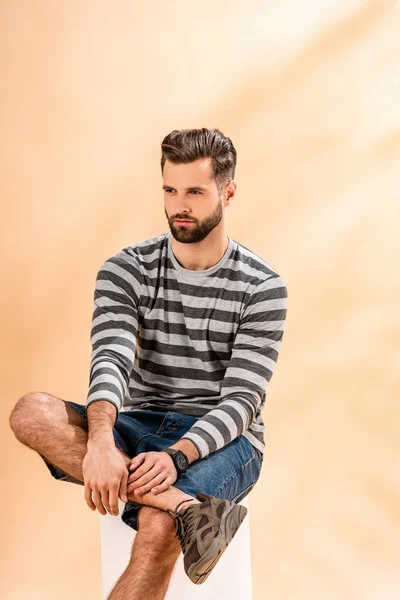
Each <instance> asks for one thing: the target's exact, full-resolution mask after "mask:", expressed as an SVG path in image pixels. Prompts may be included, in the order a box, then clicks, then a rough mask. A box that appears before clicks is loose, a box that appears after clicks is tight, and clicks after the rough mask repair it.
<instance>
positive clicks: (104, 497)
mask: <svg viewBox="0 0 400 600" xmlns="http://www.w3.org/2000/svg"><path fill="white" fill-rule="evenodd" d="M100 496H101V502H102V504H103V506H104V508H105V509H106V511H107V512H108V514H110V515H111V514H112V513H111V508H110V497H109V496H110V491H109V489H108V487H104V488H101V489H100Z"/></svg>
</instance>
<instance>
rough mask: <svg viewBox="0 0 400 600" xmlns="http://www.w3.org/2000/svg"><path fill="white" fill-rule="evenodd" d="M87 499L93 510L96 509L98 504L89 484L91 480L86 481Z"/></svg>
mask: <svg viewBox="0 0 400 600" xmlns="http://www.w3.org/2000/svg"><path fill="white" fill-rule="evenodd" d="M85 500H86V504H87V505H88V507H89V508H90V509H91V510H96V506H95V504H94V502H93V500H92V490H91V487H90V485H89V482H87V481H85Z"/></svg>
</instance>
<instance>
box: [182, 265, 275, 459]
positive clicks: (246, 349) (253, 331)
mask: <svg viewBox="0 0 400 600" xmlns="http://www.w3.org/2000/svg"><path fill="white" fill-rule="evenodd" d="M286 311H287V288H286V285H285V281H284V280H283V278H282V277H280V276H279V275H278V274H276V275H273V276H271V277H270V278H268V279H266V280H264V281H262V282H261V283H260V284H258V285H257V286H256V287H255V289H254V290H253V291H252V293H251V295H250V297H249V299H248V301H247V303H246V307H245V310H244V312H243V315H242V317H241V320H240V323H239V327H238V330H237V332H236V336H235V339H234V343H233V348H232V353H231V357H230V360H229V364H228V367H227V369H226V371H225V375H224V379H223V381H222V385H221V396H220V401H219V403H218V405H217V407H216V408H214V409H212V410H210V411H209V412H208V413H207V414H206V415H204V416H203V417H201V418H200V419H198V420H197V421H196V423H195V424H194V425H193V426H192V427H191V428H190V429H189V430H188V431H187V432H186V433H185V434H184V435H183V438H186V439H189V440H190V441H191V442H193V444H194V445H195V446H196V447H197V449H198V451H199V453H200V458H204V457H205V456H207V455H208V454H210V453H212V452H215V451H216V450H219V449H220V448H223V447H224V446H225V445H226V444H229V442H231V441H232V440H233V439H235V438H236V437H238V436H240V435H241V434H242V433H243V432H244V431H246V430H247V429H248V428H249V427H250V425H251V423H252V421H253V419H254V417H255V415H256V413H257V410H258V409H259V407H260V404H261V403H262V402H263V399H264V398H265V395H266V389H267V386H268V383H269V381H270V380H271V377H272V375H273V373H274V370H275V366H276V363H277V360H278V355H279V350H280V347H281V343H282V337H283V332H284V328H285V322H286Z"/></svg>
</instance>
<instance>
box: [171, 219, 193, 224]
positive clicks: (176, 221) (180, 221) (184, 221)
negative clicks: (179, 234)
mask: <svg viewBox="0 0 400 600" xmlns="http://www.w3.org/2000/svg"><path fill="white" fill-rule="evenodd" d="M175 223H181V224H184V223H194V221H188V220H187V219H175Z"/></svg>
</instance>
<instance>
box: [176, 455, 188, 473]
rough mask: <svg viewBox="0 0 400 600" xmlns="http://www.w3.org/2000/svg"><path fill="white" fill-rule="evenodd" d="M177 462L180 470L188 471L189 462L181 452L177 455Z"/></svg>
mask: <svg viewBox="0 0 400 600" xmlns="http://www.w3.org/2000/svg"><path fill="white" fill-rule="evenodd" d="M176 462H177V465H178V467H179V468H180V469H186V467H187V460H186V458H185V456H184V455H183V454H181V453H180V452H179V454H177V455H176Z"/></svg>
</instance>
